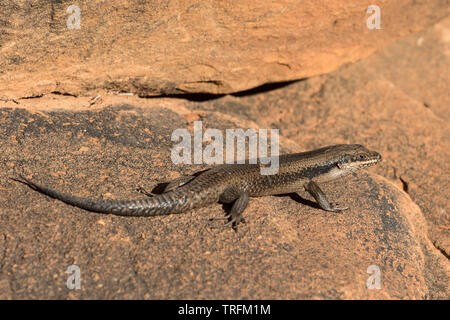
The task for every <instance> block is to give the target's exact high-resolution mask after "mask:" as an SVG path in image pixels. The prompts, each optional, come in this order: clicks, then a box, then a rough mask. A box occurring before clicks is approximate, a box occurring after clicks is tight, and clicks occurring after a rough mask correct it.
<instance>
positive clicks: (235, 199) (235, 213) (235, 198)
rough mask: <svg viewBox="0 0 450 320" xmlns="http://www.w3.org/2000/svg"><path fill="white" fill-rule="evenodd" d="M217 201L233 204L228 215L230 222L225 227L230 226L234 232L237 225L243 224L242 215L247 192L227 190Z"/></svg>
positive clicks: (235, 189) (232, 188)
mask: <svg viewBox="0 0 450 320" xmlns="http://www.w3.org/2000/svg"><path fill="white" fill-rule="evenodd" d="M219 201H220V202H223V203H233V205H232V207H231V211H230V214H229V215H228V217H229V218H231V219H230V221H229V222H228V223H226V224H225V226H230V225H231V226H232V227H233V229H235V230H236V228H237V225H238V224H239V223H241V222H244V221H245V220H244V218H243V217H242V213H243V212H244V210H245V208H246V207H247V205H248V201H249V196H248V194H247V192H245V191H243V190H241V189H239V188H237V187H229V188H227V189H226V190H225V191H224V192H223V193H222V194H221V195H220V197H219Z"/></svg>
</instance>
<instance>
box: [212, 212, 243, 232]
mask: <svg viewBox="0 0 450 320" xmlns="http://www.w3.org/2000/svg"><path fill="white" fill-rule="evenodd" d="M218 220H229V221H228V222H227V223H225V224H222V225H220V226H211V228H212V229H219V228H224V227H229V226H231V228H232V229H233V230H234V231H237V227H238V225H239V224H240V223H245V219H244V218H243V217H242V215H239V216H237V217H233V216H232V215H231V214H227V215H226V216H224V217H214V218H209V219H208V222H207V223H208V224H210V223H211V222H213V221H218Z"/></svg>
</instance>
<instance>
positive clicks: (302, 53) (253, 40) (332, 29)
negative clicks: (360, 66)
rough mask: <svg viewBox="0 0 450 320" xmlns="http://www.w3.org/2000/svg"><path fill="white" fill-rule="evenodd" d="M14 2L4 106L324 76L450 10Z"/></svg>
mask: <svg viewBox="0 0 450 320" xmlns="http://www.w3.org/2000/svg"><path fill="white" fill-rule="evenodd" d="M370 4H371V3H369V2H367V1H362V0H359V1H351V2H350V1H347V2H342V1H337V0H335V1H320V2H315V1H300V2H299V1H292V0H282V1H272V2H264V3H262V2H258V1H243V0H240V1H233V2H226V1H225V2H224V1H221V2H217V1H213V0H209V1H198V0H181V1H160V0H157V1H156V0H154V1H139V0H115V1H100V2H99V1H87V0H84V1H78V2H77V5H78V7H79V10H80V29H69V28H68V27H67V23H68V22H69V25H74V23H73V22H74V20H72V18H73V17H74V16H75V15H76V12H75V11H73V9H70V8H69V7H70V6H71V5H73V1H70V0H62V1H50V2H42V1H38V0H30V1H17V0H12V1H7V2H6V3H4V4H3V5H2V10H1V12H0V28H1V29H0V32H1V33H0V35H1V36H0V98H1V99H3V100H8V99H15V100H17V99H21V98H27V97H36V96H42V95H45V94H49V93H51V92H57V93H62V94H70V95H76V96H86V95H90V94H92V93H93V92H98V91H99V90H101V91H104V92H106V91H122V92H134V93H138V94H139V95H141V96H154V95H165V94H180V93H198V92H202V93H215V94H217V93H230V92H236V91H241V90H247V89H250V88H252V87H256V86H259V85H262V84H264V83H269V82H278V81H286V80H293V79H300V78H306V77H311V76H314V75H318V74H323V73H327V72H330V71H333V70H335V69H336V68H337V67H339V66H341V65H343V64H346V63H349V62H354V61H357V60H358V59H361V58H364V57H366V56H368V55H369V54H371V53H373V52H375V51H376V50H379V49H382V48H384V47H386V46H387V45H388V44H390V43H391V42H393V41H394V40H396V39H398V38H400V37H402V36H405V35H409V34H411V33H413V32H417V31H419V30H421V29H423V28H424V27H426V26H430V25H432V24H434V23H436V22H437V21H439V20H440V19H442V18H443V17H445V16H446V15H448V14H449V12H450V7H449V6H448V1H446V0H419V1H417V0H414V1H413V0H400V1H399V0H395V1H394V0H379V1H377V5H378V6H379V7H380V17H381V29H379V30H377V29H375V30H370V29H368V28H367V24H366V21H367V20H368V19H370V16H371V15H372V14H373V13H367V9H368V6H369V5H370Z"/></svg>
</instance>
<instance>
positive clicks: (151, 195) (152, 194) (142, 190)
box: [136, 187, 156, 197]
mask: <svg viewBox="0 0 450 320" xmlns="http://www.w3.org/2000/svg"><path fill="white" fill-rule="evenodd" d="M136 191H137V192H139V193H142V194H145V195H146V196H147V197H154V196H155V195H156V194H154V193H151V192H148V191H146V190H145V189H144V188H143V187H137V188H136Z"/></svg>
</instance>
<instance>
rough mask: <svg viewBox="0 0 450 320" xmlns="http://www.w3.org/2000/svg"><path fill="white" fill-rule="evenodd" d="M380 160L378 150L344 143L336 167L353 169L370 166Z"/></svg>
mask: <svg viewBox="0 0 450 320" xmlns="http://www.w3.org/2000/svg"><path fill="white" fill-rule="evenodd" d="M380 161H381V155H380V154H379V153H378V152H375V151H371V150H368V149H366V148H365V147H364V146H362V145H360V144H349V145H345V149H344V150H342V151H341V155H340V156H339V159H338V161H337V167H338V168H339V169H342V170H349V171H354V170H357V169H361V168H364V167H370V166H373V165H375V164H377V163H378V162H380Z"/></svg>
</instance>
